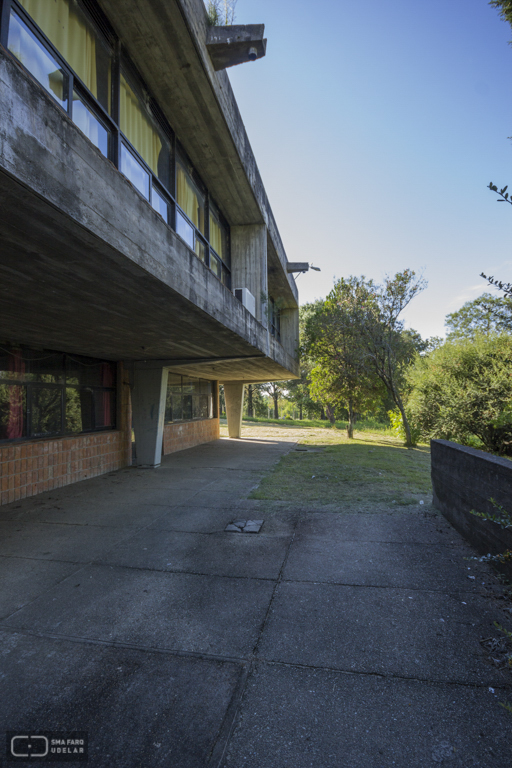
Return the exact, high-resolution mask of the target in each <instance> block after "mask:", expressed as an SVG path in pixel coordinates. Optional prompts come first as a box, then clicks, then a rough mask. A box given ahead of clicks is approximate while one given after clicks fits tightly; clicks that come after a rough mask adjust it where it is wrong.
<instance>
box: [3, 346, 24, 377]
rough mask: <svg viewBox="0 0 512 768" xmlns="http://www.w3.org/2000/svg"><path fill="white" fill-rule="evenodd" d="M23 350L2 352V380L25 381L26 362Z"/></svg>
mask: <svg viewBox="0 0 512 768" xmlns="http://www.w3.org/2000/svg"><path fill="white" fill-rule="evenodd" d="M25 356H26V355H24V352H23V350H21V349H13V350H11V351H10V352H6V351H2V350H0V380H2V379H8V380H10V381H25V379H26V376H25V371H26V360H25V359H24V358H25Z"/></svg>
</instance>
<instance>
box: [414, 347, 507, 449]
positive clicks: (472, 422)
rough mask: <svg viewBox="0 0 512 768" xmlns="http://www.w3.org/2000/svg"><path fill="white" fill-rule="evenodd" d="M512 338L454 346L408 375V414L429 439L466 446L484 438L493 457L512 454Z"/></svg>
mask: <svg viewBox="0 0 512 768" xmlns="http://www.w3.org/2000/svg"><path fill="white" fill-rule="evenodd" d="M511 370H512V338H511V337H510V335H508V334H499V335H498V334H494V335H490V336H485V335H483V334H477V335H475V337H474V338H472V339H465V340H462V341H460V340H459V341H452V342H450V341H448V342H446V343H445V344H444V345H443V346H442V347H439V348H438V349H436V350H434V352H432V353H431V354H430V355H428V356H426V357H420V356H418V357H417V359H416V363H415V365H414V367H413V368H412V369H410V371H409V373H408V381H409V384H410V386H411V387H412V391H411V394H410V396H409V398H408V403H407V405H408V409H409V411H410V413H411V417H412V419H413V421H414V422H415V424H417V425H418V427H419V428H420V431H421V434H422V436H423V437H425V438H441V439H445V440H455V441H456V442H460V443H462V444H465V445H471V444H473V445H474V443H475V437H476V438H478V440H479V441H480V443H481V444H482V445H483V447H484V449H485V450H487V451H490V452H492V453H498V454H508V455H510V454H511V453H512V376H511V374H510V371H511Z"/></svg>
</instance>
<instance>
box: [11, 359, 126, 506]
mask: <svg viewBox="0 0 512 768" xmlns="http://www.w3.org/2000/svg"><path fill="white" fill-rule="evenodd" d="M118 382H119V388H118V402H119V410H118V425H119V427H120V429H118V430H114V431H112V432H96V433H95V434H86V435H79V436H76V437H59V438H52V439H40V440H30V441H28V440H25V441H23V442H17V443H5V444H3V445H0V504H9V503H10V502H11V501H18V499H24V498H26V497H27V496H33V495H34V494H36V493H42V492H43V491H50V490H53V489H54V488H61V487H62V486H63V485H69V484H70V483H75V482H77V481H78V480H85V479H86V478H88V477H95V476H96V475H102V474H104V473H105V472H111V471H112V470H115V469H121V467H126V466H128V465H129V464H131V429H129V428H128V425H130V424H131V407H130V389H129V383H128V380H127V378H126V374H125V372H124V371H123V368H122V366H121V365H120V366H119V370H118Z"/></svg>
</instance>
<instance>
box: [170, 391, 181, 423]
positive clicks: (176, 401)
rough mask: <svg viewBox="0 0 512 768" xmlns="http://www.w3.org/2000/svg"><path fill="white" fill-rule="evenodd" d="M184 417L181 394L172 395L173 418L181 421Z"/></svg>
mask: <svg viewBox="0 0 512 768" xmlns="http://www.w3.org/2000/svg"><path fill="white" fill-rule="evenodd" d="M182 418H183V403H182V401H181V395H173V396H172V420H173V421H181V420H182Z"/></svg>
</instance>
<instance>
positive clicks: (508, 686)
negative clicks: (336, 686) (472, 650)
mask: <svg viewBox="0 0 512 768" xmlns="http://www.w3.org/2000/svg"><path fill="white" fill-rule="evenodd" d="M475 658H477V659H479V658H480V657H479V656H476V657H475ZM257 662H258V664H260V663H263V664H266V665H268V666H276V667H290V668H293V669H310V670H314V671H315V672H335V673H337V674H341V675H350V676H353V677H380V678H381V679H382V680H403V681H404V682H414V683H422V684H426V685H450V686H453V687H463V688H481V689H482V690H484V689H485V690H487V689H488V688H489V685H491V686H492V687H493V688H496V689H500V690H503V691H509V690H512V682H511V683H495V682H492V683H476V682H473V683H468V682H466V681H463V680H432V679H429V678H426V677H425V678H423V677H413V676H408V675H396V674H394V673H392V672H384V673H383V672H363V671H358V670H353V669H342V668H341V667H325V666H321V667H316V666H314V665H312V664H299V663H298V662H295V663H291V662H286V661H274V660H272V659H262V658H258V659H257Z"/></svg>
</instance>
